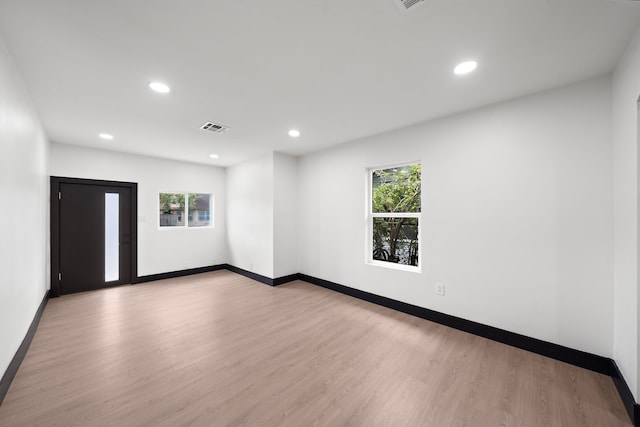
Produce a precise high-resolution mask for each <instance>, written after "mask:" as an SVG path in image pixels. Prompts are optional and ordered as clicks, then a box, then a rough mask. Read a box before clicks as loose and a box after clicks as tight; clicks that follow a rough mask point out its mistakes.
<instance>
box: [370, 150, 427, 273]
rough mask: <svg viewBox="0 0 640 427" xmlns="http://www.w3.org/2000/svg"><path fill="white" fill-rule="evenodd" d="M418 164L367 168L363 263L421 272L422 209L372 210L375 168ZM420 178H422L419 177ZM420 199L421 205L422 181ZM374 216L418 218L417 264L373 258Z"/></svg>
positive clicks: (407, 164)
mask: <svg viewBox="0 0 640 427" xmlns="http://www.w3.org/2000/svg"><path fill="white" fill-rule="evenodd" d="M415 164H419V165H420V167H421V168H422V162H421V161H419V160H418V161H413V162H406V163H396V164H392V165H384V166H376V167H371V168H368V169H367V171H366V174H365V175H366V185H365V188H366V194H365V198H366V204H365V206H366V212H365V213H366V215H365V216H366V220H365V227H366V229H365V233H364V234H365V236H366V237H365V238H366V239H367V241H366V244H365V250H366V252H365V264H367V265H371V266H375V267H384V268H390V269H394V270H402V271H409V272H413V273H422V264H423V262H422V209H420V212H373V172H374V171H377V170H384V169H392V168H398V167H404V166H411V165H415ZM421 180H422V178H421ZM420 199H421V203H420V206H422V182H420ZM374 218H417V219H418V265H415V266H414V265H405V264H398V263H394V262H387V261H379V260H375V259H373V219H374Z"/></svg>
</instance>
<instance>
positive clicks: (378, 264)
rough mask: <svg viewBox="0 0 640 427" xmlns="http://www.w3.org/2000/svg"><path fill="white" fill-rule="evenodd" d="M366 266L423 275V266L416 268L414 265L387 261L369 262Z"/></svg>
mask: <svg viewBox="0 0 640 427" xmlns="http://www.w3.org/2000/svg"><path fill="white" fill-rule="evenodd" d="M366 264H367V265H371V266H374V267H382V268H389V269H392V270H401V271H408V272H410V273H422V267H421V266H417V267H415V266H413V265H404V264H396V263H394V262H385V261H376V260H370V261H367V262H366Z"/></svg>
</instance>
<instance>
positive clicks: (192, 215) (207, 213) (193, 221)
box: [189, 193, 212, 227]
mask: <svg viewBox="0 0 640 427" xmlns="http://www.w3.org/2000/svg"><path fill="white" fill-rule="evenodd" d="M211 200H212V197H211V194H204V193H189V227H210V226H211V224H212V223H211Z"/></svg>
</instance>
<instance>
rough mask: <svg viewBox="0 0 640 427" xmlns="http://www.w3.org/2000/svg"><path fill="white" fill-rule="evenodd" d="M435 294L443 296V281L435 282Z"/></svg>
mask: <svg viewBox="0 0 640 427" xmlns="http://www.w3.org/2000/svg"><path fill="white" fill-rule="evenodd" d="M436 295H438V296H441V297H443V296H444V283H436Z"/></svg>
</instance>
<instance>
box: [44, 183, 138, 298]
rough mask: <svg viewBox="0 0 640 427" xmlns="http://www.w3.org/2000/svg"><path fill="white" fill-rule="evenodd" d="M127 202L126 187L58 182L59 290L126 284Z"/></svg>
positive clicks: (128, 245)
mask: <svg viewBox="0 0 640 427" xmlns="http://www.w3.org/2000/svg"><path fill="white" fill-rule="evenodd" d="M52 191H54V189H53V186H52ZM131 202H132V200H131V188H128V187H126V186H109V185H96V184H91V183H72V182H59V183H58V218H57V219H58V224H59V232H58V236H57V237H58V248H59V252H58V254H57V257H56V258H57V261H58V272H59V274H58V277H57V279H58V285H59V294H61V295H64V294H70V293H74V292H82V291H89V290H95V289H100V288H105V287H109V286H116V285H121V284H127V283H131V279H132V275H131V259H132V257H131V251H132V245H131V239H132V230H131V218H132V214H131V204H132V203H131ZM52 219H53V217H52ZM52 234H53V233H52ZM53 243H54V242H53V236H52V244H53ZM52 255H53V254H52ZM53 260H54V257H53V256H52V269H53V268H55V266H54V265H53ZM52 290H53V286H52ZM54 294H55V292H54Z"/></svg>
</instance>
